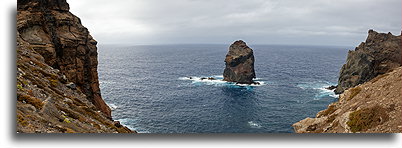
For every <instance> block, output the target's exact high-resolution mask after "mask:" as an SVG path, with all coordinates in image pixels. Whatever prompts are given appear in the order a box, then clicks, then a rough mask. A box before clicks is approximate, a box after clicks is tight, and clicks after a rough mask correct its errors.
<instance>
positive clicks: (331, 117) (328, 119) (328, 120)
mask: <svg viewBox="0 0 402 148" xmlns="http://www.w3.org/2000/svg"><path fill="white" fill-rule="evenodd" d="M336 116H338V114H334V115H331V116H329V117H328V118H327V123H331V122H333V121H334V120H335V118H336Z"/></svg>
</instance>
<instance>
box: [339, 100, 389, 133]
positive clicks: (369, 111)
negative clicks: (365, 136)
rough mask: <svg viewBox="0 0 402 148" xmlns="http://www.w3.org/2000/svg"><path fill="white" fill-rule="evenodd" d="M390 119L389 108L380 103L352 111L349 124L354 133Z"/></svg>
mask: <svg viewBox="0 0 402 148" xmlns="http://www.w3.org/2000/svg"><path fill="white" fill-rule="evenodd" d="M387 120H388V114H387V110H386V109H385V108H382V107H380V106H378V105H376V106H374V107H370V108H365V109H361V110H357V111H355V112H352V113H350V115H349V121H348V122H347V125H348V126H349V127H350V130H351V131H352V132H353V133H356V132H364V131H366V130H368V129H371V128H373V127H375V126H377V125H380V124H382V123H383V122H385V121H387Z"/></svg>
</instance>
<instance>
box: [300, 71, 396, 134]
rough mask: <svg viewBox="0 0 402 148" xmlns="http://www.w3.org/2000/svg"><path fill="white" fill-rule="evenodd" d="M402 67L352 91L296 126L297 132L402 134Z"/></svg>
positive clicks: (347, 91)
mask: <svg viewBox="0 0 402 148" xmlns="http://www.w3.org/2000/svg"><path fill="white" fill-rule="evenodd" d="M401 79H402V67H399V68H396V69H394V70H393V71H392V72H389V73H386V74H383V75H380V76H377V77H375V78H374V79H372V80H370V81H369V82H366V83H364V84H362V85H359V86H356V87H353V88H350V89H348V90H346V91H345V92H344V93H343V94H341V95H340V97H339V101H338V102H335V103H332V104H330V105H329V106H328V109H326V110H323V111H321V112H319V113H318V114H317V116H316V117H315V118H306V119H304V120H301V121H299V122H297V123H295V124H293V127H294V129H295V132H297V133H355V132H361V133H401V132H402V125H401V123H402V112H401V110H402V99H401V98H402V91H401V90H402V80H401Z"/></svg>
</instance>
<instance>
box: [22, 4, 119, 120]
mask: <svg viewBox="0 0 402 148" xmlns="http://www.w3.org/2000/svg"><path fill="white" fill-rule="evenodd" d="M17 10H18V12H17V31H18V36H17V38H20V39H21V40H23V41H25V42H27V43H29V46H30V48H32V49H33V50H34V51H35V52H37V53H39V54H40V55H41V56H42V57H43V58H44V61H45V63H46V64H47V65H50V66H51V67H53V68H54V69H59V70H60V72H61V73H62V74H64V75H65V76H66V78H67V80H68V81H71V82H73V83H75V84H76V86H77V88H78V89H79V90H81V91H82V92H83V93H84V94H85V95H86V97H87V99H88V100H89V101H90V102H92V103H93V104H94V105H95V107H96V108H97V109H98V110H100V111H101V112H102V113H104V114H105V115H106V116H107V117H109V118H111V110H110V108H109V107H108V106H107V105H106V103H105V102H104V100H103V99H102V97H101V93H100V89H99V80H98V72H97V66H98V60H97V55H98V53H97V47H96V44H97V42H96V41H95V40H94V39H93V38H92V36H91V35H90V34H89V31H88V29H87V28H85V27H84V26H82V24H81V20H80V19H79V18H78V17H76V16H75V15H73V14H72V13H71V12H69V5H68V3H67V2H66V1H65V0H18V1H17Z"/></svg>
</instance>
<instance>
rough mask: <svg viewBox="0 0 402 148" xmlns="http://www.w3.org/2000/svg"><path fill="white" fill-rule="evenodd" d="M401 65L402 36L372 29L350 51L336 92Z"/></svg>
mask: <svg viewBox="0 0 402 148" xmlns="http://www.w3.org/2000/svg"><path fill="white" fill-rule="evenodd" d="M399 66H401V36H394V35H392V34H391V33H388V34H386V33H378V32H376V31H373V30H370V31H369V32H368V37H367V40H366V42H363V43H361V44H360V45H359V46H358V47H356V49H355V50H354V51H349V53H348V57H347V61H346V64H345V65H343V67H342V69H341V71H340V75H339V81H338V86H337V88H336V89H335V93H337V94H340V93H342V92H343V91H345V90H346V89H348V88H351V87H354V86H357V85H359V84H363V83H364V82H367V81H369V80H371V79H373V78H375V77H376V76H378V75H381V74H385V73H387V72H390V71H391V70H393V69H394V68H397V67H399Z"/></svg>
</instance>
